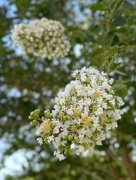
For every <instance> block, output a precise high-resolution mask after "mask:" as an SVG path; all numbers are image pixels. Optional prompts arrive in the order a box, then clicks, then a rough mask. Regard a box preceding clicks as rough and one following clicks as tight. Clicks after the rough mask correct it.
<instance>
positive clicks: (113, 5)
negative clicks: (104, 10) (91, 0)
mask: <svg viewBox="0 0 136 180" xmlns="http://www.w3.org/2000/svg"><path fill="white" fill-rule="evenodd" d="M122 2H123V0H115V1H113V2H112V3H111V9H113V10H115V11H116V10H117V9H118V8H119V7H120V6H121V4H122Z"/></svg>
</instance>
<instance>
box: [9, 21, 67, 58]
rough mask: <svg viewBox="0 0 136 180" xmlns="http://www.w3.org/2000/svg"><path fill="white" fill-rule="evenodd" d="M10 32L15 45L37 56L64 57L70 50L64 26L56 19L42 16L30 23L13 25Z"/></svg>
mask: <svg viewBox="0 0 136 180" xmlns="http://www.w3.org/2000/svg"><path fill="white" fill-rule="evenodd" d="M11 32H12V36H11V38H12V40H13V42H14V43H15V44H16V45H17V46H19V47H21V49H22V50H23V51H24V52H25V53H28V54H29V53H30V54H34V55H35V56H37V57H41V58H48V59H51V58H58V57H65V56H66V55H67V54H68V52H69V50H70V43H69V41H68V39H67V37H66V36H65V34H64V27H63V25H62V24H61V23H60V22H58V21H54V20H48V19H46V18H42V19H41V20H35V21H33V22H32V23H31V24H25V23H21V24H18V25H15V26H14V29H13V30H12V31H11Z"/></svg>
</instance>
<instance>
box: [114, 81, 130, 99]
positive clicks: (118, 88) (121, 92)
mask: <svg viewBox="0 0 136 180" xmlns="http://www.w3.org/2000/svg"><path fill="white" fill-rule="evenodd" d="M113 90H114V92H115V94H116V95H117V96H120V97H122V98H124V97H125V96H126V95H127V87H126V86H125V85H124V84H120V83H119V84H114V85H113Z"/></svg>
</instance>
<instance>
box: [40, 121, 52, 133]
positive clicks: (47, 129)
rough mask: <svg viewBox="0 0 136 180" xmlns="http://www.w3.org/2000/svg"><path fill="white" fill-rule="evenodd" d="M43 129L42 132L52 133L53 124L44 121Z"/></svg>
mask: <svg viewBox="0 0 136 180" xmlns="http://www.w3.org/2000/svg"><path fill="white" fill-rule="evenodd" d="M41 129H42V131H44V132H45V133H49V132H50V131H51V122H50V121H44V122H43V123H42V124H41Z"/></svg>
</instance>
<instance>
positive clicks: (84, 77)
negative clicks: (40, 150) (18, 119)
mask: <svg viewBox="0 0 136 180" xmlns="http://www.w3.org/2000/svg"><path fill="white" fill-rule="evenodd" d="M72 75H73V77H74V78H75V80H73V81H71V82H70V83H69V84H68V85H67V86H66V88H65V89H64V90H63V91H61V92H59V93H58V96H57V98H55V105H54V110H52V111H51V114H50V115H51V118H50V122H51V128H52V129H51V130H50V131H49V132H48V133H46V136H47V137H46V140H47V141H48V143H51V144H53V145H54V147H55V148H56V151H55V153H54V155H56V157H58V158H59V159H60V160H63V159H64V158H65V156H64V155H63V151H64V152H65V150H69V149H70V147H71V145H72V144H74V145H75V148H76V154H77V155H79V154H81V153H82V152H84V151H85V150H91V149H92V148H93V147H94V146H95V145H102V141H103V140H105V138H106V133H108V132H109V131H110V130H111V129H114V128H116V127H117V121H118V120H119V119H120V118H121V115H122V114H123V110H120V106H121V105H123V100H122V99H121V98H120V97H118V96H116V95H115V93H114V91H113V90H112V83H113V80H110V79H108V78H107V77H106V76H107V74H106V73H103V72H99V71H98V70H97V69H94V68H92V67H90V68H85V67H84V68H82V69H81V70H76V71H75V72H73V74H72ZM77 79H78V80H77ZM48 121H49V120H48ZM41 133H44V132H41ZM44 136H45V134H44ZM40 142H41V141H40Z"/></svg>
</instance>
